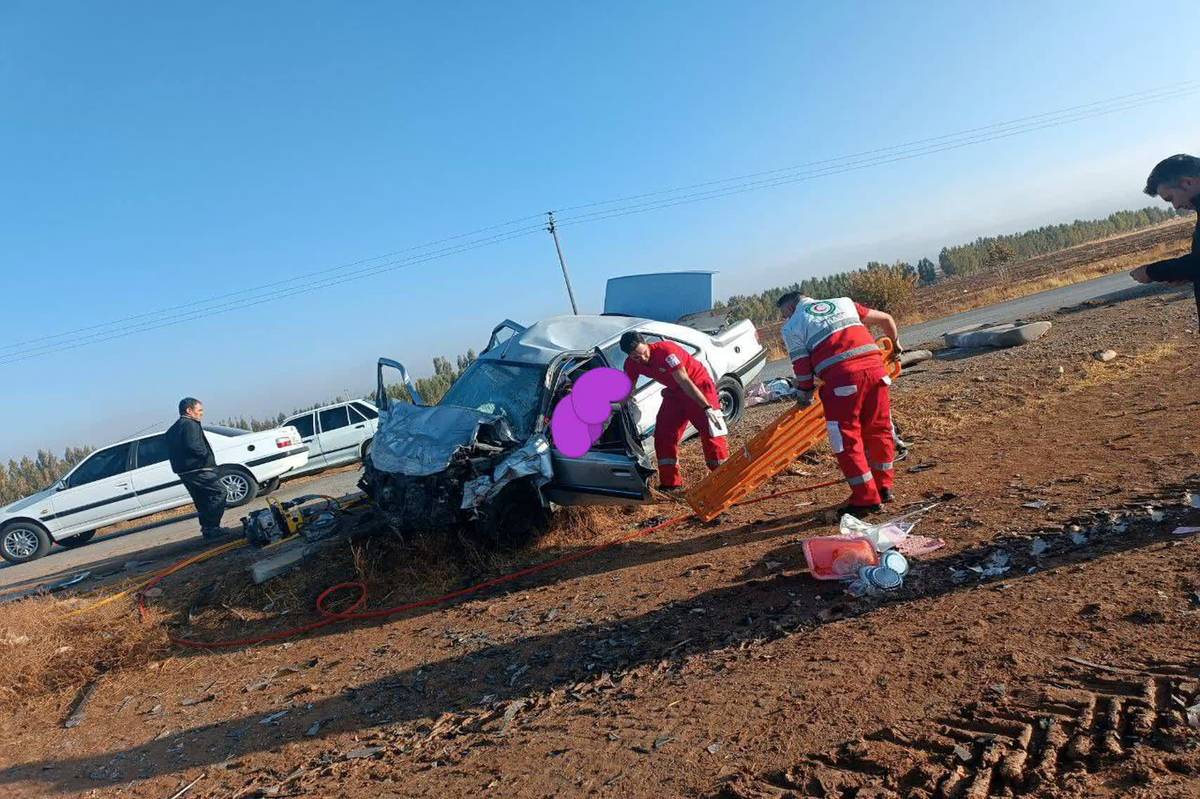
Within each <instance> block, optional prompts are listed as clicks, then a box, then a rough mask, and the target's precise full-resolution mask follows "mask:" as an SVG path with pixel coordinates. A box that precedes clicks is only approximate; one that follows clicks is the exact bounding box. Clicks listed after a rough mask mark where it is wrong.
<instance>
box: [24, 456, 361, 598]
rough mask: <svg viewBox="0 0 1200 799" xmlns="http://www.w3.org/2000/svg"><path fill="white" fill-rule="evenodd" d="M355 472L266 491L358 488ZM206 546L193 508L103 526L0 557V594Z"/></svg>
mask: <svg viewBox="0 0 1200 799" xmlns="http://www.w3.org/2000/svg"><path fill="white" fill-rule="evenodd" d="M358 478H359V467H358V465H357V464H355V466H354V467H353V468H341V469H337V470H334V471H330V472H327V473H325V474H322V475H318V476H316V477H311V478H302V479H299V480H296V481H292V482H288V483H284V484H283V485H282V486H280V488H279V490H278V491H276V492H275V493H274V494H272V495H271V497H272V498H273V499H278V500H288V499H294V498H296V497H299V496H303V495H304V494H328V495H330V496H335V497H337V496H341V495H343V494H347V493H350V492H351V491H357V490H358V489H357V488H356V486H355V483H357V482H358ZM266 506H267V502H266V499H263V498H259V499H256V500H254V501H253V502H251V503H249V504H247V505H244V506H242V507H240V508H235V509H233V510H228V511H226V512H225V518H224V523H225V525H226V526H233V525H236V524H237V523H238V520H239V519H240V518H241V517H243V516H245V515H246V514H247V513H249V512H250V511H252V510H257V509H259V508H265V507H266ZM209 546H210V544H209V543H208V542H207V541H205V540H204V539H202V538H201V537H200V525H199V523H198V522H197V521H196V515H195V514H194V513H192V514H188V515H187V516H182V517H179V518H176V519H171V520H169V521H164V522H157V523H154V524H146V525H140V526H137V527H131V528H128V529H124V530H119V531H117V532H112V533H105V532H103V531H102V532H101V533H99V534H97V536H96V537H95V538H94V539H92V541H91V543H88V544H85V545H84V546H82V547H79V548H78V549H64V548H63V547H60V546H55V547H54V548H53V549H51V550H50V552H49V554H47V555H46V556H45V557H44V558H39V559H38V560H34V561H30V562H29V563H22V564H19V565H13V564H10V563H7V562H5V561H0V600H3V599H5V598H6V597H7V598H12V596H13V595H14V594H20V593H24V592H26V591H29V590H30V589H34V588H37V587H38V586H41V585H45V584H52V583H55V582H58V581H60V580H64V579H68V578H70V577H72V576H74V575H76V574H78V573H80V572H83V571H89V572H91V575H90V577H89V579H88V580H87V581H86V582H83V583H81V584H80V586H79V587H80V588H87V587H88V586H89V584H93V585H94V584H95V580H96V579H99V578H102V577H104V576H106V575H112V574H115V573H122V574H141V573H145V572H148V571H152V570H155V569H161V568H163V567H165V566H168V565H170V564H171V563H173V562H174V561H176V560H179V559H180V558H183V557H186V556H187V555H188V554H190V553H192V552H197V551H199V550H202V549H206V548H208V547H209Z"/></svg>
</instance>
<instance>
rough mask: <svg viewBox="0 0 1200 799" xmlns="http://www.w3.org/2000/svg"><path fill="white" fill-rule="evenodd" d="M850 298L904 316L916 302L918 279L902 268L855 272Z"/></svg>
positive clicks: (894, 267) (883, 267)
mask: <svg viewBox="0 0 1200 799" xmlns="http://www.w3.org/2000/svg"><path fill="white" fill-rule="evenodd" d="M850 296H851V297H853V298H854V299H855V300H857V301H858V302H861V303H862V304H863V305H867V306H870V307H871V308H876V309H878V310H880V311H886V312H887V313H890V314H903V313H905V312H907V311H908V310H909V309H910V308H912V305H913V301H914V300H915V299H916V296H917V276H916V275H915V274H912V273H910V272H908V271H906V270H905V269H903V268H901V267H899V266H881V267H879V268H876V269H866V270H863V271H861V272H855V273H854V274H853V275H851V277H850Z"/></svg>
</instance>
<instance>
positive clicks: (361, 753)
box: [346, 746, 383, 760]
mask: <svg viewBox="0 0 1200 799" xmlns="http://www.w3.org/2000/svg"><path fill="white" fill-rule="evenodd" d="M382 751H383V747H382V746H364V747H362V748H361V749H351V750H350V751H349V752H347V753H346V759H347V760H362V759H363V758H366V757H375V755H377V754H379V753H381V752H382Z"/></svg>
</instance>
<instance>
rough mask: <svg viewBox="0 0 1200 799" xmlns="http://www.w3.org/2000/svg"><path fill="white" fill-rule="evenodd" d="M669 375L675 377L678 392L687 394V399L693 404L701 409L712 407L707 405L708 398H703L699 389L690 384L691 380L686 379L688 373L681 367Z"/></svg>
mask: <svg viewBox="0 0 1200 799" xmlns="http://www.w3.org/2000/svg"><path fill="white" fill-rule="evenodd" d="M671 374H672V375H674V376H675V384H676V385H678V386H679V388H680V390H681V391H683V393H684V394H687V395H688V396H689V397H691V399H692V401H693V402H695V403H696V404H697V405H699V406H700V407H701V408H711V407H712V406H711V405H709V404H708V398H707V397H705V396H704V394H703V393H702V392H701V391H700V389H698V388H696V384H695V383H693V382H692V378H690V377H688V373H687V372H686V371H685V370H684V368H683V367H682V366H681V367H679V368H678V369H676V370H675V371H674V372H672V373H671Z"/></svg>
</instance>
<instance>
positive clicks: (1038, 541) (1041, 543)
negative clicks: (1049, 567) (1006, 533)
mask: <svg viewBox="0 0 1200 799" xmlns="http://www.w3.org/2000/svg"><path fill="white" fill-rule="evenodd" d="M1049 548H1050V545H1049V544H1047V543H1046V539H1044V538H1042V537H1041V536H1038V537H1037V538H1035V539H1033V540H1032V541H1030V542H1029V554H1030V555H1033V556H1034V557H1035V558H1036V557H1037V556H1038V555H1041V554H1043V553H1044V552H1045V551H1046V550H1048V549H1049Z"/></svg>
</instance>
